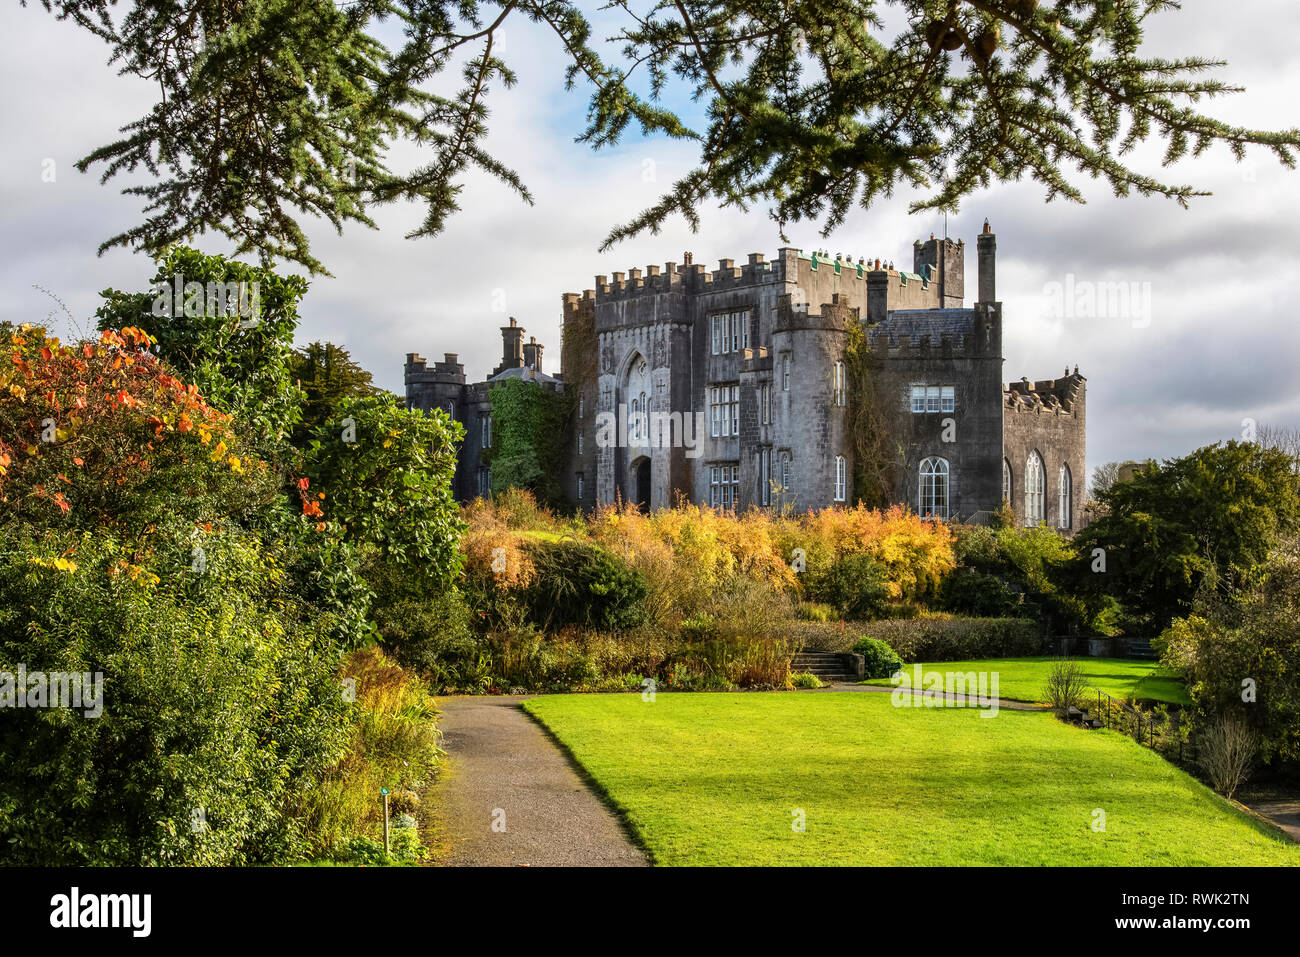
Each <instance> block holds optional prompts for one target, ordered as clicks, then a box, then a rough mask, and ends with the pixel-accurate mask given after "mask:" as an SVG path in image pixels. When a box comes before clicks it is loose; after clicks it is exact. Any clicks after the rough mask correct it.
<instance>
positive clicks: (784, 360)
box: [781, 352, 790, 392]
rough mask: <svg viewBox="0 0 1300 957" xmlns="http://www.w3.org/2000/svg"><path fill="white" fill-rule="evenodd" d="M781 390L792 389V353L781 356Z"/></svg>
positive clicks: (787, 390)
mask: <svg viewBox="0 0 1300 957" xmlns="http://www.w3.org/2000/svg"><path fill="white" fill-rule="evenodd" d="M781 391H782V392H789V391H790V353H788V352H787V353H785V354H784V355H782V356H781Z"/></svg>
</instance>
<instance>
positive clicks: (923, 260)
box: [912, 235, 966, 309]
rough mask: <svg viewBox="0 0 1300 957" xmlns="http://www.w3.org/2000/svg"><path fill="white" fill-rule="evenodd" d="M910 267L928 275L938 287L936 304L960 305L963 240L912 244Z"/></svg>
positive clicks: (963, 295) (963, 296) (963, 276)
mask: <svg viewBox="0 0 1300 957" xmlns="http://www.w3.org/2000/svg"><path fill="white" fill-rule="evenodd" d="M912 265H913V271H914V272H917V273H920V274H921V275H922V276H928V277H929V280H930V282H931V283H937V284H938V289H939V291H940V301H939V306H940V308H943V309H960V308H961V307H962V306H963V305H965V301H966V244H965V243H964V242H961V241H960V240H958V241H954V240H951V239H947V238H944V239H935V238H934V236H933V235H931V236H930V239H929V241H927V242H920V241H919V240H918V241H917V243H916V244H915V245H914V246H913V247H912Z"/></svg>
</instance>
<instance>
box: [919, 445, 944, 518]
mask: <svg viewBox="0 0 1300 957" xmlns="http://www.w3.org/2000/svg"><path fill="white" fill-rule="evenodd" d="M920 479H921V481H920V488H919V493H920V494H919V497H918V501H917V510H916V511H917V514H918V515H920V516H921V517H922V518H938V519H945V520H946V519H947V518H948V460H947V459H941V458H939V457H938V456H931V457H930V458H928V459H925V460H924V461H923V462H921V474H920Z"/></svg>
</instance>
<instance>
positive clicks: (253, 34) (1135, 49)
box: [41, 0, 1300, 271]
mask: <svg viewBox="0 0 1300 957" xmlns="http://www.w3.org/2000/svg"><path fill="white" fill-rule="evenodd" d="M41 2H42V4H43V5H44V6H45V7H46V8H47V9H48V10H50V11H51V12H53V13H54V14H56V15H57V16H58V17H59V18H60V19H70V20H72V21H74V22H76V23H78V24H80V25H81V26H83V27H85V28H87V29H89V30H91V31H93V32H94V33H95V34H97V35H98V36H100V37H102V38H103V39H104V40H105V41H106V42H107V43H108V44H109V45H110V47H111V48H112V57H113V60H114V62H117V63H120V64H121V68H122V71H123V72H124V73H128V74H132V75H135V76H138V77H141V78H144V79H146V80H148V81H149V83H150V84H152V85H153V86H155V87H156V88H157V89H158V100H157V102H156V103H155V104H154V105H153V107H152V108H151V109H150V110H149V111H148V112H147V113H146V114H145V115H144V116H142V117H140V118H139V119H137V120H135V121H134V122H132V123H130V124H129V125H127V126H126V127H125V128H124V129H123V134H124V135H123V137H122V138H121V139H119V140H117V141H116V142H113V143H109V144H106V145H104V146H101V147H99V148H98V149H96V150H94V151H93V152H91V153H90V154H89V155H88V156H86V157H85V158H84V159H82V160H81V161H80V162H79V163H78V168H79V169H81V170H83V171H84V170H86V169H89V168H90V167H92V166H94V167H102V168H103V178H104V180H108V179H111V178H113V177H114V176H117V175H119V174H121V173H131V172H134V171H136V170H137V169H138V168H140V167H143V168H144V170H145V171H147V172H148V173H149V174H150V175H151V177H152V179H151V181H149V182H146V183H144V184H140V185H135V186H131V187H129V188H128V189H127V190H126V192H128V193H131V194H136V195H139V196H142V197H143V198H144V199H145V200H146V206H145V218H144V220H143V222H140V223H138V224H137V225H134V226H131V227H130V228H128V229H126V230H125V231H123V232H122V233H120V234H119V235H117V236H114V237H112V238H111V239H109V240H107V241H106V242H105V243H104V245H103V247H101V249H104V248H109V247H112V246H116V245H138V246H141V247H143V248H144V249H145V250H147V251H149V252H151V253H155V254H156V253H157V252H158V251H159V250H161V249H163V248H165V247H167V246H170V245H172V244H174V243H176V242H178V241H184V240H188V239H190V238H191V237H193V236H195V235H197V234H198V233H201V232H203V231H205V230H215V231H218V232H221V233H223V234H225V235H226V236H229V237H231V238H233V239H234V240H236V241H237V242H238V244H239V248H238V251H237V253H244V252H248V251H251V250H258V251H259V252H261V254H262V255H263V256H264V257H268V258H273V257H284V258H287V259H289V260H293V261H296V262H299V263H301V264H303V265H305V266H307V267H309V268H310V269H312V270H313V271H321V270H324V266H323V264H322V263H320V262H319V261H317V260H316V259H315V258H314V257H313V256H312V254H311V251H310V249H309V248H308V243H307V240H306V237H305V235H304V234H303V231H302V226H301V223H300V221H299V219H298V217H299V216H300V215H306V216H323V217H325V218H326V219H328V220H329V221H330V222H331V223H332V224H333V225H334V226H335V227H336V228H337V229H339V230H340V231H341V230H342V228H343V226H344V225H345V224H346V223H347V222H349V221H354V222H361V223H365V224H367V225H371V226H373V225H374V224H373V222H372V221H371V219H370V217H369V213H368V210H369V209H370V208H371V206H372V205H373V204H375V203H384V202H392V201H395V200H399V199H418V200H422V201H423V202H424V203H425V204H426V205H427V210H426V214H425V218H424V221H423V222H422V223H421V224H420V226H419V227H418V228H416V229H415V230H414V231H413V232H412V234H411V235H412V236H427V235H434V234H437V233H439V232H440V231H441V230H442V229H443V228H444V227H445V225H446V222H447V219H448V217H449V216H450V215H451V214H452V213H454V212H455V211H456V210H457V209H458V208H459V206H458V198H459V194H460V190H461V188H462V183H463V179H464V177H465V175H466V173H467V172H469V171H470V170H471V169H474V168H477V169H479V170H482V171H486V172H487V173H489V174H491V175H493V176H495V177H497V178H498V179H499V180H501V181H502V182H503V183H505V184H506V185H507V186H508V187H509V188H510V189H512V190H514V191H515V192H516V193H518V195H519V196H520V197H521V198H522V199H523V200H525V201H526V202H531V201H532V197H531V194H530V193H529V191H528V188H527V186H526V185H525V184H524V183H523V182H522V181H521V180H520V178H519V177H518V176H517V175H516V173H515V172H514V171H513V170H512V169H510V167H509V166H507V165H506V164H505V163H504V162H503V161H502V159H501V158H500V157H499V156H494V155H492V154H491V153H489V152H488V150H487V147H486V145H485V140H486V136H487V133H488V125H487V118H488V106H487V101H488V97H489V94H490V93H491V92H492V91H493V90H494V88H497V87H510V86H512V85H513V84H514V82H515V74H514V72H513V71H512V70H511V68H510V66H509V64H508V63H507V62H506V60H505V59H504V58H503V57H502V56H501V55H500V46H499V33H500V30H501V29H502V26H503V25H504V24H505V23H506V22H507V21H508V20H509V21H518V20H525V21H530V22H531V24H532V25H533V27H534V28H535V29H536V31H537V32H538V33H539V34H540V35H544V36H546V37H547V38H549V40H550V41H551V42H552V43H553V44H555V48H556V49H557V50H558V51H559V52H560V55H561V56H562V57H563V60H564V63H565V78H566V80H567V82H568V85H569V86H570V88H572V87H575V86H577V85H579V84H582V85H584V86H585V87H586V89H587V90H589V93H590V100H589V109H588V123H587V126H586V128H585V129H584V130H582V131H581V133H580V136H579V138H580V139H581V140H582V141H585V142H587V143H588V144H590V145H591V146H592V147H593V148H600V147H607V146H611V145H613V144H615V143H617V142H618V141H619V140H620V138H621V137H622V136H623V135H624V133H625V131H626V130H627V128H628V126H629V124H631V123H633V122H635V123H636V124H637V125H638V126H639V127H640V129H641V131H642V132H643V133H645V134H647V135H653V134H662V135H666V136H669V137H675V138H688V139H692V140H695V141H696V142H697V143H698V144H699V150H700V155H699V163H698V165H697V166H696V167H695V168H694V169H692V170H690V171H689V172H688V173H687V174H686V175H685V176H684V177H682V178H681V179H680V180H679V181H678V182H676V183H674V184H673V185H672V187H671V188H670V189H669V190H668V191H667V192H666V193H665V194H664V196H663V197H662V198H661V199H660V200H659V201H658V202H656V203H655V204H654V205H653V206H651V207H650V208H648V209H646V210H645V211H644V212H642V213H641V214H639V215H637V216H636V217H634V218H633V219H632V220H631V221H629V222H626V223H623V224H621V225H617V226H615V227H614V228H613V229H611V231H610V233H609V234H608V236H607V237H606V240H605V243H604V246H605V247H606V248H607V247H608V246H610V245H611V244H613V243H615V242H617V241H618V240H620V239H623V238H625V237H629V236H633V235H636V234H638V233H641V232H643V231H647V230H648V231H651V232H654V231H655V230H657V229H659V228H660V226H661V225H662V224H663V223H664V221H665V220H666V219H667V218H668V217H669V216H671V215H674V214H681V215H683V216H685V217H686V219H687V221H688V222H689V223H690V224H691V226H692V227H695V226H697V225H698V209H699V207H700V206H701V204H703V203H704V202H706V201H707V200H710V199H712V200H715V201H718V202H720V203H721V204H723V205H724V206H736V207H740V208H748V207H749V206H751V205H752V204H756V203H762V204H768V205H769V206H770V214H771V215H772V217H773V218H774V219H775V220H776V221H777V222H778V223H779V224H781V225H782V226H784V224H786V223H788V222H793V221H798V220H801V219H816V220H820V221H821V222H822V224H823V229H824V232H829V231H830V230H831V229H833V228H835V227H836V226H837V225H838V224H839V223H840V222H842V221H843V220H844V218H845V217H846V216H847V215H848V214H849V212H850V211H851V210H852V209H854V208H855V207H861V208H867V207H869V206H870V205H871V203H872V202H874V201H875V200H877V199H879V198H880V197H882V196H885V195H888V194H889V193H891V192H892V191H893V190H895V189H896V188H899V187H907V188H910V189H913V190H915V191H916V192H917V198H916V199H915V200H914V202H913V203H912V209H913V210H923V209H930V210H955V209H956V208H957V205H958V203H959V201H960V200H961V199H962V198H963V197H965V196H967V195H970V194H971V193H972V192H973V191H974V190H976V189H979V188H981V187H984V186H987V185H989V184H990V183H991V182H994V181H1009V180H1018V179H1021V178H1024V177H1031V178H1033V179H1034V180H1037V181H1038V182H1040V183H1042V184H1043V185H1044V187H1045V188H1046V193H1047V197H1048V199H1053V198H1056V197H1064V198H1066V199H1070V200H1074V201H1079V202H1082V201H1083V196H1082V193H1081V192H1080V190H1079V188H1078V186H1077V185H1076V184H1075V182H1074V181H1073V179H1072V178H1071V175H1070V174H1071V172H1072V171H1073V172H1077V173H1078V174H1081V175H1082V176H1086V177H1091V178H1100V179H1103V180H1105V181H1106V182H1107V183H1108V184H1109V185H1110V187H1111V188H1112V189H1113V190H1114V191H1115V192H1116V193H1117V194H1119V195H1128V194H1130V193H1134V192H1136V193H1139V194H1142V195H1148V194H1156V195H1162V196H1167V197H1170V198H1172V199H1174V200H1176V201H1177V202H1179V203H1181V204H1183V205H1186V204H1187V202H1188V200H1189V199H1191V198H1192V197H1194V196H1200V195H1205V194H1204V193H1203V192H1202V191H1201V190H1198V189H1197V188H1196V187H1194V186H1191V185H1179V184H1173V183H1169V182H1164V181H1162V180H1160V179H1157V178H1154V177H1152V176H1151V175H1150V174H1149V173H1144V172H1142V171H1140V170H1138V169H1136V168H1134V167H1133V166H1131V165H1129V161H1128V159H1127V155H1128V154H1129V153H1130V151H1131V150H1133V148H1134V147H1136V146H1137V145H1138V144H1139V143H1141V142H1143V141H1146V140H1148V139H1151V138H1152V137H1155V138H1156V139H1158V140H1159V141H1160V142H1161V143H1163V145H1164V156H1163V162H1164V164H1165V165H1168V164H1170V163H1172V162H1174V161H1176V160H1178V159H1179V158H1180V157H1182V156H1184V155H1185V154H1187V153H1188V152H1191V153H1193V154H1199V153H1201V152H1203V151H1204V150H1206V149H1208V148H1209V147H1210V146H1212V145H1214V144H1216V143H1218V144H1224V145H1226V146H1227V147H1228V148H1229V149H1230V150H1231V152H1232V154H1233V155H1234V156H1235V157H1236V158H1237V159H1239V160H1240V159H1241V158H1242V157H1243V156H1244V154H1245V150H1246V147H1247V146H1250V145H1258V146H1261V147H1264V148H1266V149H1269V150H1271V151H1273V152H1274V153H1275V154H1276V155H1277V157H1278V158H1279V159H1280V160H1281V162H1282V163H1284V164H1285V165H1287V166H1293V165H1294V157H1293V149H1294V147H1295V146H1297V145H1300V130H1296V129H1291V130H1287V131H1285V132H1264V131H1257V130H1250V129H1244V128H1241V127H1236V126H1232V125H1230V124H1227V123H1224V122H1221V121H1219V120H1217V119H1215V118H1213V117H1210V116H1208V115H1206V114H1203V113H1200V112H1198V111H1197V110H1196V109H1195V108H1194V104H1195V103H1196V102H1197V101H1199V100H1201V99H1207V98H1210V97H1214V96H1218V95H1221V94H1225V93H1230V92H1236V91H1237V88H1235V87H1231V86H1228V85H1227V84H1225V83H1223V82H1221V81H1219V80H1215V79H1210V78H1207V77H1206V76H1205V74H1206V73H1207V71H1209V70H1211V69H1214V68H1216V67H1221V66H1223V65H1224V64H1223V63H1221V62H1219V61H1214V60H1210V59H1206V58H1203V57H1199V56H1194V55H1189V56H1184V57H1179V58H1175V59H1166V58H1163V57H1154V56H1149V55H1146V54H1144V53H1143V52H1142V40H1143V37H1144V35H1145V33H1146V32H1147V31H1148V30H1151V29H1154V27H1152V26H1150V24H1151V23H1152V22H1153V18H1154V17H1155V15H1156V14H1164V13H1167V12H1169V11H1173V10H1176V9H1177V8H1178V4H1177V3H1175V2H1172V0H1057V2H1047V3H1040V2H1039V0H892V2H886V0H803V2H800V0H658V2H656V3H655V4H654V5H653V6H651V7H650V9H649V10H648V11H645V12H642V10H641V7H640V5H638V6H637V7H635V8H634V7H633V5H632V4H630V3H629V2H628V0H612V2H611V3H610V4H609V5H608V7H607V8H606V9H605V12H604V13H602V14H601V16H602V20H601V22H600V28H601V30H602V33H603V32H604V31H605V27H606V19H612V20H614V21H615V26H614V29H615V30H616V32H615V34H614V40H615V41H616V43H621V50H618V52H617V53H614V54H613V55H611V56H609V57H608V58H606V57H605V56H602V53H601V52H600V51H599V50H598V48H597V43H596V42H595V41H594V40H593V24H592V21H591V20H590V19H589V18H588V17H587V16H586V15H585V14H584V13H583V12H582V11H581V10H580V9H579V5H578V4H577V3H576V0H421V2H411V0H355V2H349V3H346V4H335V3H334V2H333V0H259V2H257V3H244V2H242V0H239V2H237V0H175V2H171V3H166V4H158V3H153V2H150V0H133V2H132V3H131V4H130V10H129V12H128V13H127V14H126V15H125V16H124V17H117V18H114V17H111V16H110V10H111V8H112V7H113V2H114V0H41ZM887 8H891V9H890V10H889V12H890V13H891V16H890V17H889V21H888V23H887V22H886V19H885V13H886V9H887ZM900 8H901V12H903V13H905V14H906V20H905V21H904V20H902V19H901V18H899V17H898V16H897V15H896V14H897V13H898V12H899V11H900ZM1161 22H1162V23H1163V22H1164V21H1161ZM394 27H397V28H398V29H399V30H400V32H401V34H402V37H403V40H402V42H400V43H398V44H396V45H392V46H390V45H386V44H384V43H381V42H380V40H379V33H380V32H381V30H382V31H383V32H384V35H385V36H392V35H393V34H394V32H395V31H394V29H393V28H394ZM539 39H540V37H539ZM457 68H459V69H460V70H461V72H462V75H463V77H464V81H463V86H462V88H461V89H460V91H459V92H458V93H457V94H456V95H454V96H445V95H442V94H439V93H434V92H431V91H430V87H431V86H432V85H433V84H432V83H431V81H434V80H437V79H438V78H440V76H441V75H442V74H444V73H445V72H447V71H448V70H453V69H457ZM689 97H693V98H695V99H698V100H702V101H703V102H705V103H706V104H707V114H706V115H707V121H706V122H705V124H704V125H703V128H701V129H696V128H692V127H691V126H690V125H688V123H687V122H686V121H685V120H684V119H683V118H682V117H681V116H680V115H679V114H678V112H676V111H674V109H672V108H670V104H673V103H680V102H685V101H686V100H687V99H688V98H689ZM403 140H406V141H410V142H412V143H414V144H415V145H417V146H418V147H421V148H422V149H423V157H422V160H421V162H420V163H419V164H418V165H416V166H415V167H414V168H412V169H407V170H394V169H392V168H390V167H389V166H388V165H387V164H386V162H385V161H384V157H385V156H386V155H387V154H389V153H390V152H392V150H391V147H393V146H394V145H396V144H397V143H398V142H399V141H403Z"/></svg>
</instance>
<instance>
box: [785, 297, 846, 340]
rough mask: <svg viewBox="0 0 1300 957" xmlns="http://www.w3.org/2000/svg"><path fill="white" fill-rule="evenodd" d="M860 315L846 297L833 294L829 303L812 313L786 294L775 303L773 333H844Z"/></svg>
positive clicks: (801, 303)
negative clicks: (812, 330)
mask: <svg viewBox="0 0 1300 957" xmlns="http://www.w3.org/2000/svg"><path fill="white" fill-rule="evenodd" d="M860 315H861V313H860V310H859V309H858V307H857V306H850V305H849V304H848V301H847V297H845V296H842V295H840V294H839V293H835V294H834V295H833V296H832V297H831V301H830V302H825V303H822V304H821V306H820V308H819V309H818V310H817V311H816V312H814V311H813V310H812V309H810V308H809V306H808V303H807V302H804V301H796V300H795V298H794V296H793V294H791V293H786V294H785V295H783V296H781V298H780V299H779V300H778V301H777V308H776V321H775V323H774V324H773V332H793V331H794V330H797V329H818V330H823V331H829V332H844V331H845V330H846V329H848V326H849V323H850V322H857V321H858V320H859V317H860Z"/></svg>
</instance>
